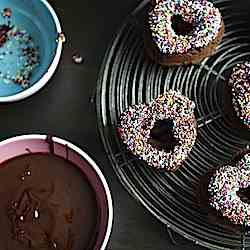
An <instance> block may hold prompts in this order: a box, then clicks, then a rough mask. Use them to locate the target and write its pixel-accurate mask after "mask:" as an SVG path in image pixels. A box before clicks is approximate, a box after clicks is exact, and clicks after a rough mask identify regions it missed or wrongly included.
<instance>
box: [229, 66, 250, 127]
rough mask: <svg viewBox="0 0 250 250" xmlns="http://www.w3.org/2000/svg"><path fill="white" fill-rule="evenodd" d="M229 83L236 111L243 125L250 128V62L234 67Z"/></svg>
mask: <svg viewBox="0 0 250 250" xmlns="http://www.w3.org/2000/svg"><path fill="white" fill-rule="evenodd" d="M228 85H229V91H231V102H232V107H233V109H234V111H235V112H234V113H236V116H237V117H238V118H239V119H240V122H241V123H242V125H243V126H244V127H245V128H248V129H250V62H245V63H241V64H237V65H236V66H235V67H234V68H233V71H232V74H231V76H230V79H229V83H228Z"/></svg>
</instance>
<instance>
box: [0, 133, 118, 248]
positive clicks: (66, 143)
mask: <svg viewBox="0 0 250 250" xmlns="http://www.w3.org/2000/svg"><path fill="white" fill-rule="evenodd" d="M47 137H48V135H44V134H25V135H17V136H13V137H10V138H8V139H4V140H3V141H0V150H1V147H2V146H5V145H7V144H9V143H13V142H16V141H22V140H32V139H34V140H46V138H47ZM51 139H52V140H53V142H55V143H58V144H60V145H63V146H67V147H69V148H70V149H71V150H73V151H75V152H76V153H78V154H79V155H81V156H82V157H83V158H84V159H85V160H86V161H87V162H88V163H89V164H90V165H91V167H92V168H93V170H94V171H95V173H96V174H97V176H98V177H99V179H100V181H101V183H102V185H103V188H104V190H105V194H106V198H107V210H108V221H107V228H106V234H105V237H104V240H103V243H102V246H101V248H100V250H105V249H106V247H107V245H108V242H109V239H110V236H111V231H112V227H113V218H114V210H113V200H112V196H111V191H110V188H109V186H108V183H107V181H106V179H105V177H104V175H103V173H102V171H101V170H100V168H99V167H98V165H97V164H96V163H95V161H94V160H93V159H92V158H91V157H90V156H89V155H88V154H87V153H86V152H85V151H83V150H82V149H81V148H79V147H78V146H76V145H74V144H73V143H71V142H69V141H67V140H66V139H62V138H59V137H57V136H52V137H51Z"/></svg>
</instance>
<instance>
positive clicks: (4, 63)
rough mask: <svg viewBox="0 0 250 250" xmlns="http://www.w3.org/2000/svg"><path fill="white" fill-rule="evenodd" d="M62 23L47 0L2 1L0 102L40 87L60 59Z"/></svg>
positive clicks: (19, 98)
mask: <svg viewBox="0 0 250 250" xmlns="http://www.w3.org/2000/svg"><path fill="white" fill-rule="evenodd" d="M64 39H65V38H64V36H63V33H62V29H61V25H60V22H59V20H58V17H57V15H56V13H55V11H54V10H53V8H52V7H51V6H50V5H49V4H48V2H47V1H45V0H2V1H1V2H0V102H14V101H18V100H22V99H24V98H26V97H29V96H31V95H33V94H34V93H36V92H37V91H38V90H40V89H41V88H42V87H43V86H44V85H45V84H46V83H47V82H48V81H49V79H50V78H51V77H52V75H53V73H54V72H55V70H56V68H57V66H58V63H59V61H60V57H61V52H62V44H63V42H64Z"/></svg>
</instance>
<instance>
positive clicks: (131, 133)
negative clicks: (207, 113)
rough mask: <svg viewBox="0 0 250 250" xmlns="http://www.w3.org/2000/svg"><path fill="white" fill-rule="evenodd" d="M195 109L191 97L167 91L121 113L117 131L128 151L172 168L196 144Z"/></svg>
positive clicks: (155, 166)
mask: <svg viewBox="0 0 250 250" xmlns="http://www.w3.org/2000/svg"><path fill="white" fill-rule="evenodd" d="M194 108H195V104H194V103H193V102H192V101H191V100H189V99H188V98H187V97H185V96H183V95H181V94H180V93H179V92H177V91H174V90H170V91H169V92H167V93H165V94H163V95H161V96H159V97H157V98H155V99H154V100H153V101H152V102H151V103H149V104H139V105H136V106H131V107H129V108H128V110H126V111H125V112H123V113H122V114H121V116H120V123H119V125H118V134H119V136H120V138H121V140H122V141H123V142H124V143H125V144H126V145H127V148H128V150H129V151H131V152H132V153H133V154H134V155H136V156H138V157H139V159H141V160H144V161H146V162H147V164H148V165H149V166H152V167H154V168H156V169H165V170H169V171H175V170H177V169H178V168H179V167H180V166H181V165H182V163H183V161H184V160H185V159H186V158H187V157H188V154H189V152H190V151H191V149H192V147H193V145H194V143H195V139H196V135H197V131H196V119H195V116H194Z"/></svg>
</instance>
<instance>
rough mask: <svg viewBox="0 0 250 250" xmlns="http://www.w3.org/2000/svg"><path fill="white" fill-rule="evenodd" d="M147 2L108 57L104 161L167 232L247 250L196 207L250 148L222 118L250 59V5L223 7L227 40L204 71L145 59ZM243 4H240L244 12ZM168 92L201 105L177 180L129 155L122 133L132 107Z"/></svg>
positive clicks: (101, 111) (102, 94) (102, 86)
mask: <svg viewBox="0 0 250 250" xmlns="http://www.w3.org/2000/svg"><path fill="white" fill-rule="evenodd" d="M148 2H149V0H147V1H143V2H142V3H141V4H140V5H139V6H138V7H137V8H136V9H135V10H134V11H133V12H132V13H131V14H130V15H129V16H128V18H127V19H126V20H125V21H124V23H123V25H122V26H121V27H120V29H119V31H118V32H117V33H116V36H115V38H114V40H113V41H112V44H111V46H110V47H109V49H108V50H107V53H106V55H105V58H104V61H103V64H102V68H101V71H100V75H99V81H98V86H97V94H96V107H97V116H98V126H99V131H100V135H101V138H102V142H103V144H104V147H105V150H106V153H107V155H108V157H109V159H110V161H111V163H112V166H113V168H114V171H115V172H116V174H117V176H118V177H119V180H120V182H121V183H122V184H123V185H124V187H125V188H126V189H127V190H128V191H129V192H130V194H132V196H133V197H135V198H136V199H137V200H138V201H139V202H140V203H141V204H143V205H144V207H145V208H146V209H147V210H149V211H150V212H151V213H152V214H153V215H154V216H155V217H156V218H157V219H159V220H160V221H161V222H163V223H164V224H165V225H166V227H167V229H168V230H169V229H172V230H173V231H175V232H177V233H179V234H181V235H182V236H184V237H185V238H187V239H189V240H192V241H194V242H195V243H196V244H200V245H203V246H205V247H208V248H211V249H244V248H245V247H250V237H248V236H246V237H244V241H243V240H242V235H241V233H232V232H229V231H227V230H226V229H223V227H220V226H219V225H216V224H213V223H211V222H210V221H209V220H208V216H207V214H206V213H204V212H203V211H202V210H201V209H200V207H199V205H198V202H197V197H196V191H195V190H196V187H197V185H199V181H200V178H201V177H202V176H204V175H205V174H206V172H207V171H208V170H209V169H211V168H214V167H216V166H218V165H219V164H221V163H222V162H224V161H226V160H229V159H230V158H231V157H232V155H234V154H235V153H236V152H238V151H239V150H242V149H243V148H246V146H247V145H248V144H249V138H248V139H247V138H244V136H242V134H241V133H240V131H239V130H237V129H234V128H232V126H231V125H230V121H229V120H228V119H227V118H226V117H225V115H224V112H223V110H224V109H223V103H224V98H223V96H224V95H223V93H224V89H225V84H226V81H227V78H228V76H229V74H230V72H231V69H232V67H233V66H234V65H236V64H237V63H240V62H244V61H246V60H249V59H250V32H249V31H250V29H249V28H248V27H250V26H249V21H248V15H249V13H250V8H249V11H247V6H246V5H247V4H246V3H245V2H244V1H241V0H238V1H233V0H217V1H214V4H215V6H217V7H218V8H220V10H221V12H222V15H223V18H224V22H225V28H226V32H225V35H224V38H223V41H222V42H221V44H220V46H219V47H218V51H217V53H216V54H215V55H213V56H212V57H210V58H207V59H205V60H203V61H202V63H201V64H199V65H191V66H181V67H171V68H170V67H161V66H160V65H158V64H156V63H154V62H152V61H150V60H149V59H148V58H147V56H145V52H144V44H143V32H142V31H143V25H144V18H143V16H144V15H145V11H146V8H147V4H148ZM240 2H242V3H241V4H240ZM168 89H175V90H180V91H181V92H182V93H183V94H184V95H186V96H188V97H189V98H190V99H192V100H193V101H194V102H195V103H196V118H197V122H198V136H197V140H196V144H195V146H194V148H193V149H192V151H191V153H190V155H189V158H188V160H186V161H185V163H184V164H183V166H182V167H181V168H180V169H179V170H178V171H177V172H175V173H170V172H159V171H155V170H154V169H152V168H150V167H148V166H147V165H146V163H144V162H143V161H140V160H138V159H137V158H136V157H134V156H133V155H132V154H130V153H129V152H127V151H126V149H125V146H124V145H123V144H122V142H121V141H120V140H119V138H118V135H117V132H116V126H117V122H118V119H119V116H120V114H121V113H122V112H123V111H124V110H126V109H127V107H128V106H129V105H134V104H139V103H149V102H150V101H151V100H152V99H153V98H155V97H156V96H158V95H160V94H162V93H164V92H165V91H167V90H168Z"/></svg>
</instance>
